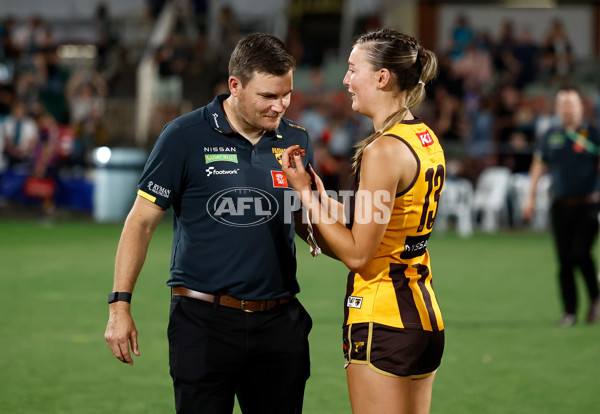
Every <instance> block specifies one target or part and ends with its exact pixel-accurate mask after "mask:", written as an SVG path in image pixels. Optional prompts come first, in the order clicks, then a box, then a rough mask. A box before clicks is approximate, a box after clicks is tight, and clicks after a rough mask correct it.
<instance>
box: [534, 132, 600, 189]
mask: <svg viewBox="0 0 600 414" xmlns="http://www.w3.org/2000/svg"><path fill="white" fill-rule="evenodd" d="M599 149H600V134H599V131H598V129H596V128H594V127H592V126H591V125H587V124H584V125H582V126H581V127H579V128H577V130H575V131H570V132H568V131H566V130H565V129H564V128H562V127H558V126H557V127H554V128H552V129H550V130H549V131H548V132H547V133H546V135H545V136H544V138H543V140H542V142H541V146H540V148H539V150H538V154H537V155H538V156H540V157H541V159H542V160H543V161H544V162H545V163H546V165H547V166H548V172H549V173H550V176H551V178H552V193H553V197H554V198H555V199H556V198H563V197H580V196H586V195H589V194H591V193H592V192H593V191H594V190H595V189H596V186H597V180H598V162H599V158H598V157H599Z"/></svg>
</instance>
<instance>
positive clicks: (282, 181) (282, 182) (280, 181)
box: [271, 170, 288, 187]
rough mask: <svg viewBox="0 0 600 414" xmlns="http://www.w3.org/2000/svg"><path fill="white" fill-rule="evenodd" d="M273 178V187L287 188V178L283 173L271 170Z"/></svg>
mask: <svg viewBox="0 0 600 414" xmlns="http://www.w3.org/2000/svg"><path fill="white" fill-rule="evenodd" d="M271 177H272V178H273V187H287V186H288V182H287V177H286V176H285V174H284V173H283V172H281V171H273V170H271Z"/></svg>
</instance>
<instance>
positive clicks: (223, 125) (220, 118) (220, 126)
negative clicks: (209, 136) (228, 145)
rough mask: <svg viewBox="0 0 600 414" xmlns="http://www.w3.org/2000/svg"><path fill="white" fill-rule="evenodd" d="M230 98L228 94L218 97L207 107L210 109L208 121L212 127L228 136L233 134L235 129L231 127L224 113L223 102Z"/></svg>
mask: <svg viewBox="0 0 600 414" xmlns="http://www.w3.org/2000/svg"><path fill="white" fill-rule="evenodd" d="M228 97H229V95H228V94H223V95H218V96H217V97H215V99H213V101H212V102H211V103H209V104H208V105H207V106H206V108H207V109H208V119H209V121H210V123H211V125H212V127H213V128H214V129H216V130H217V131H219V132H220V133H222V134H226V135H228V134H231V133H233V128H231V125H229V122H228V121H227V117H226V116H225V112H224V111H223V101H225V99H227V98H228Z"/></svg>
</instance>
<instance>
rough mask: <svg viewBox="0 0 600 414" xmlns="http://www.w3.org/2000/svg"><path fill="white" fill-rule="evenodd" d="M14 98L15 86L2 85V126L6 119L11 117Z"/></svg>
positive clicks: (0, 123)
mask: <svg viewBox="0 0 600 414" xmlns="http://www.w3.org/2000/svg"><path fill="white" fill-rule="evenodd" d="M14 97H15V92H14V88H13V86H12V85H10V84H7V85H3V84H1V83H0V125H2V122H4V119H5V118H6V117H7V116H8V115H10V110H11V107H12V104H13V100H14Z"/></svg>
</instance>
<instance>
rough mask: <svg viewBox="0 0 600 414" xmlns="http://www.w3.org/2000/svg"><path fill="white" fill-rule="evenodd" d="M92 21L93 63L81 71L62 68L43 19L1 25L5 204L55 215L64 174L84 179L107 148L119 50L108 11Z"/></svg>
mask: <svg viewBox="0 0 600 414" xmlns="http://www.w3.org/2000/svg"><path fill="white" fill-rule="evenodd" d="M93 23H94V24H93V28H92V30H93V31H94V35H95V46H96V56H95V59H94V61H93V64H92V65H87V66H84V67H78V66H68V65H65V64H64V62H63V59H62V58H61V56H60V46H61V45H60V44H59V43H58V42H57V41H56V39H55V37H54V33H53V30H52V27H51V26H50V25H49V24H47V22H46V21H45V20H44V19H43V18H42V17H40V16H37V15H36V16H32V17H31V18H29V19H28V20H26V21H22V22H18V21H17V20H16V19H14V18H13V17H6V18H5V19H4V20H2V21H1V22H0V39H1V40H0V204H5V203H6V199H17V200H19V201H27V200H26V199H25V198H27V199H31V200H30V201H38V202H39V201H41V202H42V205H43V206H44V212H45V214H46V215H47V216H52V215H53V214H54V212H55V202H54V201H55V196H56V195H57V185H58V184H59V183H60V181H61V180H60V177H59V174H60V175H61V176H62V177H69V176H72V177H82V176H83V174H84V173H85V169H86V168H87V167H88V166H89V165H90V157H89V154H90V152H91V150H92V149H93V148H94V147H96V146H98V145H102V144H103V143H104V142H106V131H105V124H106V120H105V118H104V107H105V99H106V98H107V96H108V94H109V92H110V83H111V81H112V80H114V78H115V75H116V66H118V60H117V59H116V58H115V55H116V54H120V53H121V51H120V45H119V39H118V33H117V30H116V27H115V25H114V23H113V22H112V21H111V17H110V15H109V12H108V9H107V7H106V6H105V5H102V4H101V5H99V6H98V8H97V10H96V13H95V16H94V18H93ZM24 197H25V198H24ZM83 207H89V206H88V205H86V206H83Z"/></svg>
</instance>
